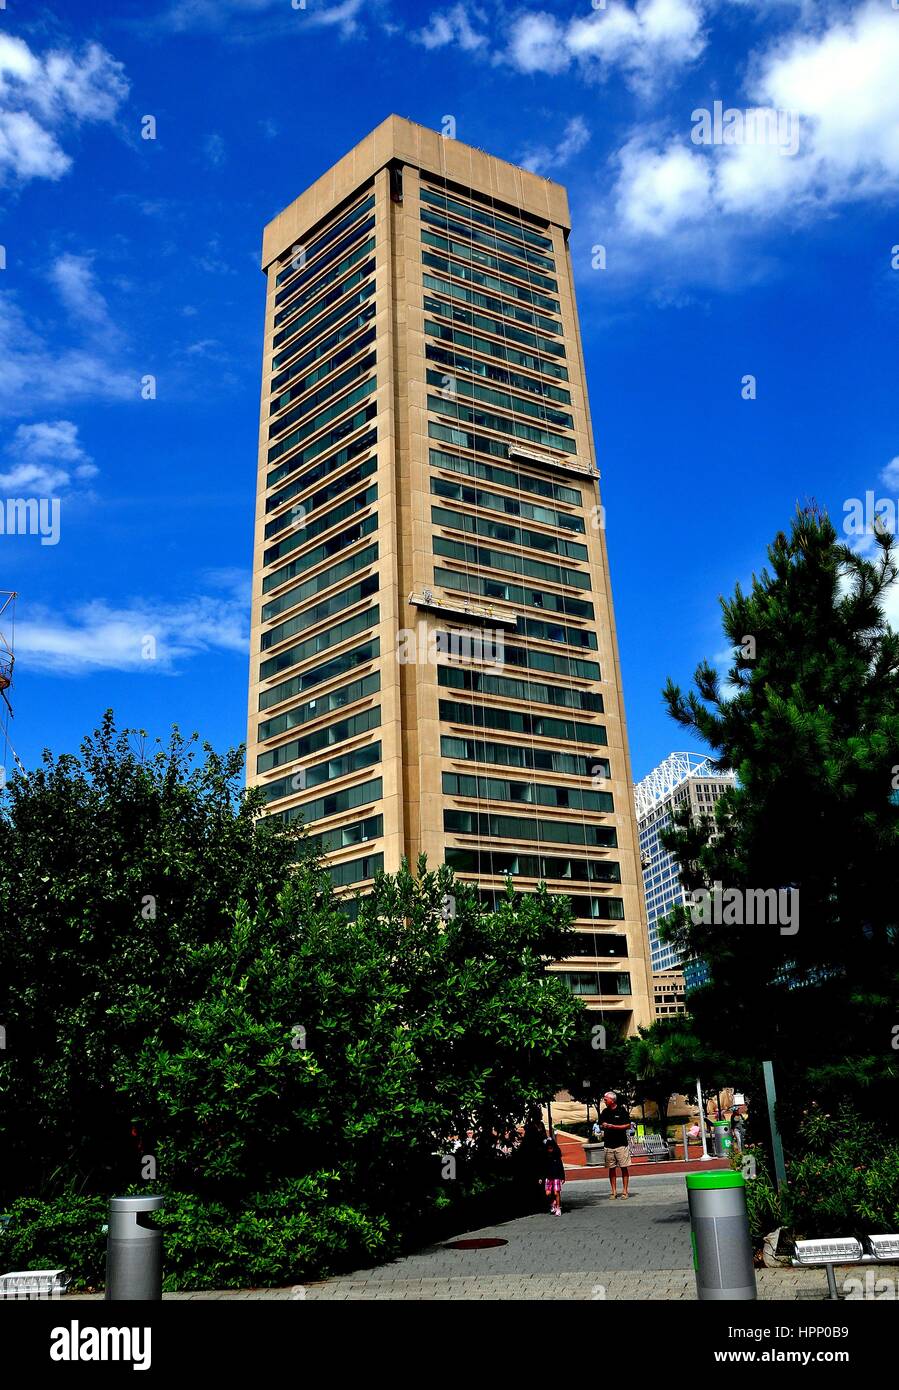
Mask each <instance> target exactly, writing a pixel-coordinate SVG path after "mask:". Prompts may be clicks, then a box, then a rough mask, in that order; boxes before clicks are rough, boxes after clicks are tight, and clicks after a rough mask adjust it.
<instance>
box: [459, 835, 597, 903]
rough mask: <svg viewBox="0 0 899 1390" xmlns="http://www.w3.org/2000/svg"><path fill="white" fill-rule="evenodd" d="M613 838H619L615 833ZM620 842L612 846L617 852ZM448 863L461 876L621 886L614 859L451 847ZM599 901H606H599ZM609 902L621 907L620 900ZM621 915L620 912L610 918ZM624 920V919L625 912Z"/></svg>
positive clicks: (460, 846)
mask: <svg viewBox="0 0 899 1390" xmlns="http://www.w3.org/2000/svg"><path fill="white" fill-rule="evenodd" d="M612 835H613V836H614V835H615V832H614V829H613V830H612ZM617 844H618V840H617V838H613V840H612V842H611V846H607V847H606V848H610V847H611V848H612V849H614V848H616V847H617ZM446 862H447V864H448V865H449V867H450V868H451V869H456V870H457V871H458V872H459V873H466V874H483V875H485V876H486V875H490V874H492V875H493V876H494V877H499V876H500V875H503V876H513V877H521V878H536V879H540V880H541V881H542V880H545V879H570V880H571V881H572V882H574V883H620V882H621V869H620V866H619V865H618V864H616V863H615V861H614V860H612V859H574V858H572V857H571V856H570V855H567V854H566V855H553V854H522V853H521V852H520V851H519V850H513V849H493V848H490V849H480V848H479V849H475V848H474V847H473V846H467V845H465V846H462V845H447V848H446ZM597 901H602V900H601V899H597ZM608 901H610V902H613V903H617V902H620V901H621V900H620V899H619V898H610V899H609V900H608ZM616 914H617V909H615V911H614V912H613V913H612V914H610V915H612V916H614V915H616ZM621 916H622V917H623V916H624V912H623V911H622V913H621Z"/></svg>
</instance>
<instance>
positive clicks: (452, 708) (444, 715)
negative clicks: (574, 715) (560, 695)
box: [440, 700, 608, 745]
mask: <svg viewBox="0 0 899 1390" xmlns="http://www.w3.org/2000/svg"><path fill="white" fill-rule="evenodd" d="M440 718H441V719H442V720H443V722H444V723H447V724H471V725H473V726H474V727H475V728H477V729H504V730H505V731H506V732H507V733H513V734H532V735H533V736H534V737H535V738H561V739H564V740H565V742H566V743H595V744H600V745H605V744H607V743H608V738H607V737H606V731H605V728H604V726H603V725H602V724H580V723H578V722H576V721H575V720H572V719H555V718H552V717H551V716H550V715H547V714H531V713H529V712H526V711H522V710H512V709H497V708H495V706H493V705H463V704H460V703H459V702H458V701H456V700H441V701H440Z"/></svg>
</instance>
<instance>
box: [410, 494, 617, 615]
mask: <svg viewBox="0 0 899 1390" xmlns="http://www.w3.org/2000/svg"><path fill="white" fill-rule="evenodd" d="M436 510H439V509H438V508H435V511H436ZM434 554H435V555H437V556H442V557H443V558H444V559H447V560H461V561H462V562H463V563H464V564H466V565H476V566H477V567H478V568H479V569H480V568H484V569H495V570H510V571H511V573H512V574H519V575H522V576H523V577H524V578H526V579H541V580H543V581H544V582H545V583H547V584H567V585H569V586H570V587H571V588H572V589H589V588H590V575H589V574H587V573H585V572H582V571H581V570H570V569H568V568H567V567H566V566H564V565H550V564H547V563H545V562H544V561H543V560H528V559H527V558H526V557H525V556H524V555H517V554H514V553H513V552H511V551H505V550H492V549H491V548H490V547H489V546H485V545H470V544H469V543H468V542H467V541H453V540H449V539H447V537H445V536H435V537H434ZM546 597H547V598H550V597H551V596H550V595H549V594H547V595H546ZM552 597H556V598H562V597H563V595H561V594H557V595H552ZM538 607H541V608H542V607H546V608H553V607H555V605H554V604H551V603H545V604H539V605H538Z"/></svg>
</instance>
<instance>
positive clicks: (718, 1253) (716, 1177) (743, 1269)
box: [686, 1170, 758, 1301]
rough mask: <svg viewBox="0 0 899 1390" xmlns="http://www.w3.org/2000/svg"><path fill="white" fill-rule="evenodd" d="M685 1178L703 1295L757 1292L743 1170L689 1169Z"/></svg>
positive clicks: (725, 1296) (721, 1297)
mask: <svg viewBox="0 0 899 1390" xmlns="http://www.w3.org/2000/svg"><path fill="white" fill-rule="evenodd" d="M686 1181H687V1201H688V1203H689V1207H690V1230H691V1235H692V1240H693V1268H694V1269H695V1271H696V1293H697V1296H698V1298H699V1299H700V1301H706V1300H711V1301H716V1300H727V1299H733V1300H736V1299H753V1298H756V1297H757V1296H758V1295H757V1293H756V1287H755V1269H754V1267H753V1263H752V1242H751V1241H750V1239H749V1218H748V1216H747V1213H746V1183H745V1181H744V1179H743V1174H742V1173H738V1172H733V1171H730V1170H727V1171H723V1172H721V1171H719V1172H713V1173H709V1172H705V1173H687V1174H686Z"/></svg>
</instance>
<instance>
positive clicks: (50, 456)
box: [0, 420, 97, 497]
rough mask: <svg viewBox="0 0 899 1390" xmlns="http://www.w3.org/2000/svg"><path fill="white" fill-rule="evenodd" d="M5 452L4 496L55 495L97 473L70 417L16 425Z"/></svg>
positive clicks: (0, 479) (0, 473) (0, 477)
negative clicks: (16, 427)
mask: <svg viewBox="0 0 899 1390" xmlns="http://www.w3.org/2000/svg"><path fill="white" fill-rule="evenodd" d="M5 454H6V460H7V467H6V469H5V470H3V471H0V489H2V490H3V492H4V493H5V495H6V496H23V495H30V496H39V497H51V496H58V495H59V494H60V493H61V492H64V491H66V490H67V489H69V488H70V487H72V485H73V483H74V482H76V481H77V482H85V481H86V480H87V479H88V478H92V477H94V476H95V474H96V472H97V469H96V467H95V466H94V464H93V463H92V461H91V459H90V457H89V455H88V454H87V453H86V452H85V450H84V449H83V448H82V446H81V443H80V441H79V439H78V426H77V425H75V424H73V423H72V421H71V420H46V421H42V422H39V423H37V424H33V425H19V427H18V429H17V430H16V432H15V434H14V435H13V437H12V439H11V441H10V442H9V444H7V446H6V450H5Z"/></svg>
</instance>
